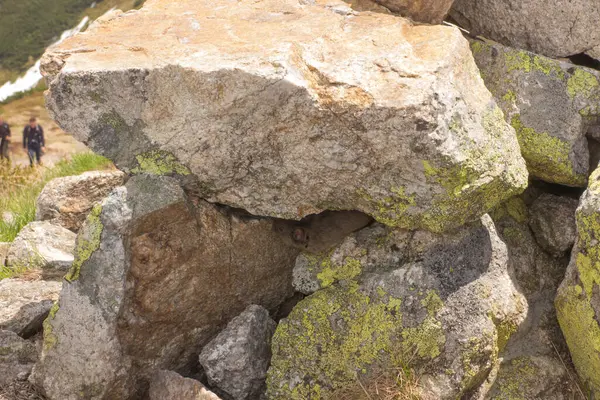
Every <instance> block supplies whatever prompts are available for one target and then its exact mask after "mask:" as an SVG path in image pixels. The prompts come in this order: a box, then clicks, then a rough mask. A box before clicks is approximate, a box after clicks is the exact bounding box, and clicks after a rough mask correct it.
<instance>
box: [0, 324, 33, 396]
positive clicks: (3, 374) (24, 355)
mask: <svg viewBox="0 0 600 400" xmlns="http://www.w3.org/2000/svg"><path fill="white" fill-rule="evenodd" d="M36 359H37V352H36V349H35V345H34V344H33V343H30V342H28V341H26V340H24V339H23V338H21V337H19V335H17V334H16V333H14V332H11V331H3V330H0V386H3V385H7V384H9V383H10V382H12V381H14V380H16V379H18V377H19V375H21V374H28V373H29V372H31V369H32V368H33V364H34V363H35V361H36Z"/></svg>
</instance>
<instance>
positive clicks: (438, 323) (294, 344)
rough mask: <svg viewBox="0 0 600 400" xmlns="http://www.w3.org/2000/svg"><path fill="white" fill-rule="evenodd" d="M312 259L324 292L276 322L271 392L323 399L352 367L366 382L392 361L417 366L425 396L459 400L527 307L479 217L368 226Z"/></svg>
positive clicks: (350, 379)
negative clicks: (440, 227)
mask: <svg viewBox="0 0 600 400" xmlns="http://www.w3.org/2000/svg"><path fill="white" fill-rule="evenodd" d="M313 257H314V260H315V262H314V264H313V268H314V270H313V271H312V273H313V274H315V275H316V277H317V279H318V286H319V287H320V288H323V289H321V290H318V291H317V292H315V293H314V294H312V295H310V296H309V297H307V298H306V299H304V300H303V301H301V302H300V303H299V304H298V305H297V306H296V307H295V308H294V310H293V311H292V313H291V314H290V316H289V317H288V318H287V319H284V320H282V321H281V322H280V323H279V326H278V327H277V331H276V333H275V336H274V337H273V346H272V349H273V358H272V364H271V368H270V369H269V373H268V380H267V385H268V392H267V393H268V397H269V398H272V399H307V398H326V396H327V395H329V394H330V393H331V391H332V389H336V388H340V387H344V386H345V385H347V384H353V383H354V382H356V373H357V372H358V373H359V376H361V379H363V381H364V380H367V379H368V377H369V375H370V374H372V373H376V371H377V370H378V368H393V367H398V366H400V365H402V366H410V367H414V368H417V369H418V370H419V371H422V373H423V376H422V377H421V384H422V385H423V386H424V388H425V389H426V390H427V391H429V392H430V393H429V394H430V395H431V396H432V397H433V398H436V399H456V398H460V397H461V396H462V395H465V394H466V393H468V392H469V391H470V390H472V389H473V388H476V387H477V386H478V385H479V384H481V383H482V382H483V381H484V380H485V378H486V376H487V375H488V373H489V372H490V371H491V370H492V369H493V368H494V367H495V366H496V365H497V362H498V353H499V352H500V351H501V350H502V349H503V348H504V346H505V345H506V342H507V340H508V338H509V337H510V334H511V333H512V332H514V330H516V327H517V326H519V324H520V323H521V322H522V321H523V320H524V319H525V315H526V313H527V305H526V303H525V299H524V298H523V296H522V295H520V294H519V292H518V291H517V290H516V288H515V286H514V285H513V282H512V280H511V277H510V276H509V274H508V254H507V249H506V246H505V245H504V243H502V241H501V240H500V239H499V238H498V236H497V234H496V232H495V228H494V225H493V223H492V221H491V219H490V218H489V216H487V215H486V216H484V217H483V218H482V222H481V223H477V224H474V225H472V226H468V227H465V228H463V229H461V230H459V231H457V232H455V233H453V234H445V235H434V234H431V233H427V232H425V231H418V232H409V231H401V230H391V229H389V228H386V227H384V226H381V225H375V226H373V227H369V228H367V229H364V230H362V231H360V232H358V233H356V234H354V235H352V236H350V237H348V238H347V239H346V241H344V243H343V244H342V245H340V246H339V247H338V248H336V249H335V250H334V251H333V253H331V254H327V255H324V256H321V258H319V257H318V256H313ZM317 270H318V271H319V272H317ZM361 371H362V372H361Z"/></svg>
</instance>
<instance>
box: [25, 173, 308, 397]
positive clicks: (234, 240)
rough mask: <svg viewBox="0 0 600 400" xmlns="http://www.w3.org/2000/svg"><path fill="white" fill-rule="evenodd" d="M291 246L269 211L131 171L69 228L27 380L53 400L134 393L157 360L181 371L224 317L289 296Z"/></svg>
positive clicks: (189, 367)
mask: <svg viewBox="0 0 600 400" xmlns="http://www.w3.org/2000/svg"><path fill="white" fill-rule="evenodd" d="M297 254H298V250H296V249H295V248H294V247H293V246H291V245H290V244H287V243H286V242H285V241H284V240H283V238H281V237H280V236H279V234H278V233H277V232H275V231H274V230H273V228H272V223H271V221H270V220H268V219H262V220H255V219H250V220H242V219H238V218H236V217H235V216H233V215H230V214H228V213H227V212H224V211H222V210H220V209H219V208H217V207H216V206H213V205H210V204H208V203H206V202H204V201H201V200H198V199H191V198H188V197H187V196H186V195H185V194H184V192H183V190H182V189H181V188H180V186H179V185H178V184H177V182H176V180H175V179H174V178H170V177H164V176H151V175H145V174H141V175H137V176H135V177H132V178H131V179H129V181H128V182H127V185H126V186H124V187H119V188H116V189H115V190H114V191H113V192H112V193H111V195H110V196H109V197H108V198H106V199H105V200H104V201H103V202H102V203H100V204H99V205H97V206H96V207H94V209H93V210H92V212H91V213H90V215H89V216H88V219H87V221H86V223H85V224H84V226H83V228H82V229H81V231H80V233H79V236H78V240H77V251H76V258H75V262H74V263H73V267H72V269H71V271H70V272H69V274H68V275H67V276H66V277H65V281H64V283H63V289H62V292H61V295H60V299H59V301H58V303H57V304H56V305H55V306H54V307H53V308H52V309H51V310H50V314H49V316H48V318H47V319H46V322H45V323H44V345H43V351H42V355H41V360H40V362H39V363H38V364H37V366H36V369H35V372H34V375H33V380H34V381H35V382H36V384H38V385H39V386H40V387H41V388H43V389H44V391H45V393H46V395H47V397H48V398H49V399H52V400H75V399H95V400H100V399H104V400H109V399H131V398H137V397H138V393H139V392H140V391H141V392H143V391H144V390H145V387H146V386H145V385H147V382H148V381H149V380H150V379H152V376H153V375H154V374H155V373H156V371H157V369H160V368H163V367H167V366H168V367H169V368H172V369H174V370H177V371H181V372H182V373H188V374H189V373H191V371H192V368H194V367H195V365H196V364H197V360H198V354H199V353H200V350H201V349H202V347H203V346H204V345H206V344H207V343H208V342H209V341H210V340H211V339H212V338H213V337H214V336H215V335H216V334H217V333H218V332H219V331H220V330H221V329H222V328H223V327H224V326H225V325H226V324H227V322H229V320H230V319H231V318H233V317H235V316H236V315H238V314H239V313H240V312H242V311H243V310H244V309H245V308H246V307H247V306H248V305H250V304H259V305H262V306H264V307H266V308H269V309H273V308H275V307H276V306H278V305H279V304H280V303H282V302H283V301H284V300H285V299H286V298H287V297H289V296H291V295H292V293H293V289H292V284H291V280H292V274H291V270H292V267H293V262H294V259H295V258H296V256H297Z"/></svg>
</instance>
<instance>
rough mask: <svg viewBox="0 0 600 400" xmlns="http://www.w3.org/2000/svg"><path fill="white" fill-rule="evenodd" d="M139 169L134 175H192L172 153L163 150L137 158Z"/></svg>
mask: <svg viewBox="0 0 600 400" xmlns="http://www.w3.org/2000/svg"><path fill="white" fill-rule="evenodd" d="M136 160H137V162H138V167H136V168H134V169H133V170H132V171H131V172H132V173H134V174H141V173H146V174H152V175H190V174H191V172H190V170H189V169H188V168H187V167H186V166H184V165H182V164H180V163H179V162H178V161H177V159H176V158H175V156H174V155H173V154H171V153H168V152H166V151H161V150H153V151H149V152H146V153H144V154H140V155H138V156H137V157H136Z"/></svg>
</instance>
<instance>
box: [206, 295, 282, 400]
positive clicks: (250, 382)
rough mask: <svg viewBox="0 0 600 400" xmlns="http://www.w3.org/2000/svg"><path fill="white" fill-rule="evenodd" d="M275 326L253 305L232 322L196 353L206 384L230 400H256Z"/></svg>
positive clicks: (269, 352)
mask: <svg viewBox="0 0 600 400" xmlns="http://www.w3.org/2000/svg"><path fill="white" fill-rule="evenodd" d="M276 326H277V324H276V323H275V321H273V320H272V319H271V317H270V316H269V311H267V310H265V309H264V308H263V307H260V306H257V305H251V306H250V307H248V308H247V309H245V310H244V312H243V313H241V314H240V315H238V316H237V317H235V318H234V319H232V320H231V322H230V323H229V324H227V328H225V329H224V330H223V331H222V332H221V333H219V335H218V336H217V337H216V338H214V339H213V340H211V341H210V343H209V344H207V345H206V346H205V347H204V349H202V352H201V353H200V364H201V365H202V367H203V369H204V372H205V373H206V376H207V377H208V383H209V384H210V385H211V386H212V387H218V388H219V389H221V390H222V391H224V392H225V393H227V394H228V395H229V396H231V398H233V399H234V400H254V399H258V398H259V397H260V395H261V394H262V393H263V392H264V389H265V387H264V383H265V378H266V376H267V369H268V368H269V362H270V361H271V337H272V336H273V333H275V327H276Z"/></svg>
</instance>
